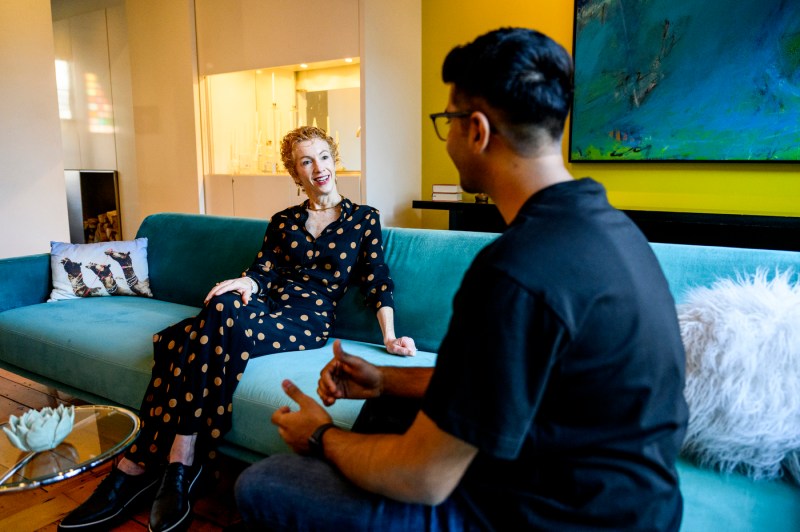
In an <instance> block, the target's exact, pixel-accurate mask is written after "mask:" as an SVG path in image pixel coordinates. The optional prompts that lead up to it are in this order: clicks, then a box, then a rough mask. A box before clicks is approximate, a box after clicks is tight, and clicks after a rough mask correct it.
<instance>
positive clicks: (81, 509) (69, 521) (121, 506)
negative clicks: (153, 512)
mask: <svg viewBox="0 0 800 532" xmlns="http://www.w3.org/2000/svg"><path fill="white" fill-rule="evenodd" d="M157 487H158V475H155V474H153V473H144V474H143V475H135V476H134V475H128V474H126V473H123V472H122V471H120V470H119V469H117V468H116V467H115V468H113V469H111V472H110V473H109V474H108V476H107V477H106V478H104V479H103V481H102V482H101V483H100V485H98V486H97V488H96V489H95V490H94V493H92V495H91V496H90V497H89V498H88V499H87V500H86V501H85V502H84V503H83V504H81V505H80V506H78V507H77V508H75V509H74V510H73V511H72V513H70V514H69V515H68V516H67V517H65V518H64V519H63V520H62V521H61V522H60V523H59V524H58V530H59V531H61V532H73V531H74V532H78V531H80V532H86V531H91V530H109V529H111V528H113V527H114V526H116V525H118V524H119V523H121V522H122V521H124V520H126V519H127V518H128V517H129V516H130V515H131V514H133V512H134V511H136V510H137V509H138V508H139V507H140V506H141V505H143V504H145V503H149V502H151V501H152V500H153V495H154V494H155V491H156V488H157Z"/></svg>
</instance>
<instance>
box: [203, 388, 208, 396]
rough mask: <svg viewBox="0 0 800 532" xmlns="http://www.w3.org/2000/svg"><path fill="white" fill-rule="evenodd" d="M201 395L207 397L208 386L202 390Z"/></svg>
mask: <svg viewBox="0 0 800 532" xmlns="http://www.w3.org/2000/svg"><path fill="white" fill-rule="evenodd" d="M203 397H208V388H206V389H204V390H203Z"/></svg>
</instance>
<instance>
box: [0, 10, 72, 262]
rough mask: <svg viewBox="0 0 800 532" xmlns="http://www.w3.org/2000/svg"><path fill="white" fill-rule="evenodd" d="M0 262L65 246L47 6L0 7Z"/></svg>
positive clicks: (66, 230) (61, 166)
mask: <svg viewBox="0 0 800 532" xmlns="http://www.w3.org/2000/svg"><path fill="white" fill-rule="evenodd" d="M0 72H2V73H3V74H2V76H0V95H2V97H0V124H2V127H0V227H2V230H0V257H13V256H17V255H27V254H31V253H44V252H48V251H49V250H50V241H51V240H61V241H69V225H68V221H67V195H66V188H65V185H64V164H63V155H62V151H61V132H60V127H59V120H58V99H57V96H56V78H55V52H54V42H53V26H52V20H51V14H50V1H49V0H3V1H2V2H0Z"/></svg>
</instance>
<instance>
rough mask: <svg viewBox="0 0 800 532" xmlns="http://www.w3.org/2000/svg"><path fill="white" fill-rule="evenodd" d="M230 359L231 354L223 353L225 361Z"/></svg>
mask: <svg viewBox="0 0 800 532" xmlns="http://www.w3.org/2000/svg"><path fill="white" fill-rule="evenodd" d="M230 359H231V355H230V354H227V353H226V354H225V362H227V361H229V360H230Z"/></svg>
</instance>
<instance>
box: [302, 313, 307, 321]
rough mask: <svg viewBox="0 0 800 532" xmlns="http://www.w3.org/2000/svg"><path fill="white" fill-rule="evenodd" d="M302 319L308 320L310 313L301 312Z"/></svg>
mask: <svg viewBox="0 0 800 532" xmlns="http://www.w3.org/2000/svg"><path fill="white" fill-rule="evenodd" d="M300 319H301V320H302V321H308V314H301V315H300Z"/></svg>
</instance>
